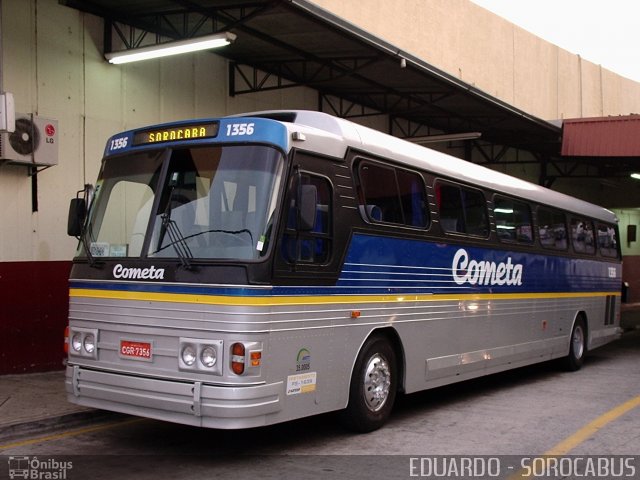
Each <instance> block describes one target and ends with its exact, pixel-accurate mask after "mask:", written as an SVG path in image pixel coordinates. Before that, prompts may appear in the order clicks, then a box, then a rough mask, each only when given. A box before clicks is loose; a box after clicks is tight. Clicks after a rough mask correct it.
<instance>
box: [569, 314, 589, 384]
mask: <svg viewBox="0 0 640 480" xmlns="http://www.w3.org/2000/svg"><path fill="white" fill-rule="evenodd" d="M569 342H570V344H569V355H567V357H566V358H565V361H564V366H565V368H566V369H567V370H569V371H570V372H575V371H576V370H580V368H581V367H582V364H583V363H584V357H585V355H586V353H587V327H586V324H585V322H584V319H582V318H578V319H577V320H576V323H575V324H574V325H573V330H571V338H570V339H569Z"/></svg>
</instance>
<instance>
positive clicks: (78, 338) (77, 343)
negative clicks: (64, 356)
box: [71, 333, 82, 352]
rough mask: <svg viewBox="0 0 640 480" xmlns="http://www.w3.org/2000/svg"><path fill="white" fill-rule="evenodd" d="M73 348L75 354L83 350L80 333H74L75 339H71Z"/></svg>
mask: <svg viewBox="0 0 640 480" xmlns="http://www.w3.org/2000/svg"><path fill="white" fill-rule="evenodd" d="M71 348H73V351H74V352H79V351H80V349H81V348H82V335H80V334H79V333H74V334H73V337H71Z"/></svg>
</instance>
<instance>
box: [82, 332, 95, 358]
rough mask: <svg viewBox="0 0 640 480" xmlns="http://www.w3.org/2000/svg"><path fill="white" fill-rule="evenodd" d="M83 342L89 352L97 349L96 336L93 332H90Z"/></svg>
mask: <svg viewBox="0 0 640 480" xmlns="http://www.w3.org/2000/svg"><path fill="white" fill-rule="evenodd" d="M82 344H83V345H84V350H85V351H86V352H87V353H93V352H94V351H95V349H96V337H95V336H94V335H93V333H88V334H87V335H86V336H85V337H84V342H82Z"/></svg>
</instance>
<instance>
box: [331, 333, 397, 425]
mask: <svg viewBox="0 0 640 480" xmlns="http://www.w3.org/2000/svg"><path fill="white" fill-rule="evenodd" d="M397 372H398V368H397V361H396V353H395V350H394V349H393V347H392V346H391V345H390V344H389V342H388V341H387V340H386V339H385V338H384V337H382V336H377V335H374V336H372V337H369V338H368V339H367V341H366V342H365V344H364V346H363V347H362V350H361V351H360V354H359V355H358V358H357V359H356V363H355V367H354V369H353V375H352V377H351V385H350V387H349V404H348V405H347V408H346V409H345V410H344V411H343V412H342V421H343V423H344V424H345V425H346V426H347V428H349V429H351V430H353V431H356V432H360V433H367V432H372V431H374V430H377V429H378V428H380V427H381V426H382V425H384V423H385V422H386V421H387V419H388V418H389V415H390V414H391V410H392V409H393V404H394V402H395V398H396V390H397V383H398V380H397Z"/></svg>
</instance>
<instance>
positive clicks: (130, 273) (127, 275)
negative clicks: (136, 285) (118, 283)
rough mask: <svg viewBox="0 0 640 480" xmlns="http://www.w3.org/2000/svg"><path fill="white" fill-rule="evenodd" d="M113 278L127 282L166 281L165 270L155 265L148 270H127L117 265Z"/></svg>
mask: <svg viewBox="0 0 640 480" xmlns="http://www.w3.org/2000/svg"><path fill="white" fill-rule="evenodd" d="M113 277H114V278H118V279H125V280H164V268H156V267H154V266H153V265H151V266H150V267H148V268H127V267H124V266H122V265H121V264H117V265H116V266H115V267H113Z"/></svg>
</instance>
